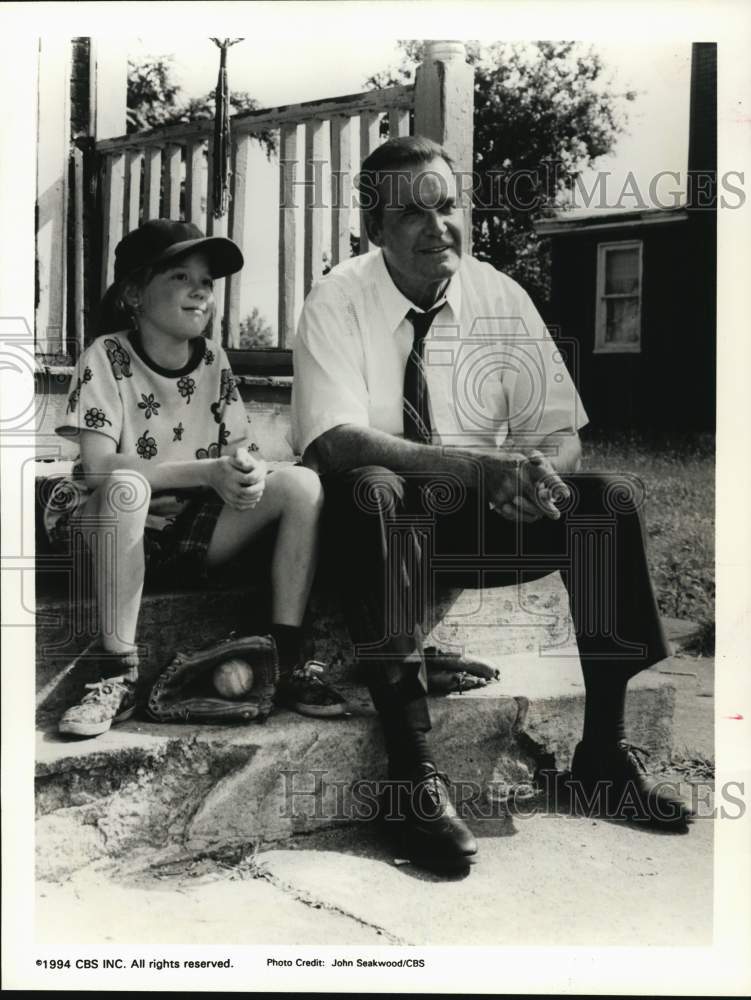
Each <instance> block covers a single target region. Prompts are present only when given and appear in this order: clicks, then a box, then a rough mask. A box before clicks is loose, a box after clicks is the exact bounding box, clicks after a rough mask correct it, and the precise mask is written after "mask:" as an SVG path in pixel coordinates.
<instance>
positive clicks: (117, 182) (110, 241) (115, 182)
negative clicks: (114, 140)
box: [102, 153, 125, 292]
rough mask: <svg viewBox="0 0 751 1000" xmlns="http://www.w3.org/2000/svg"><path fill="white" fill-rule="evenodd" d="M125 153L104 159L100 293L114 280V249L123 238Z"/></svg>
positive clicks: (111, 155)
mask: <svg viewBox="0 0 751 1000" xmlns="http://www.w3.org/2000/svg"><path fill="white" fill-rule="evenodd" d="M124 194H125V153H110V154H109V155H108V156H105V158H104V199H103V201H104V233H103V239H102V292H104V291H105V289H106V288H107V287H108V286H109V285H111V284H112V282H113V281H114V279H115V247H116V246H117V244H118V243H119V242H120V240H121V239H122V238H123V196H124Z"/></svg>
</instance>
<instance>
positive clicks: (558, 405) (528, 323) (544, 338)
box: [503, 286, 588, 447]
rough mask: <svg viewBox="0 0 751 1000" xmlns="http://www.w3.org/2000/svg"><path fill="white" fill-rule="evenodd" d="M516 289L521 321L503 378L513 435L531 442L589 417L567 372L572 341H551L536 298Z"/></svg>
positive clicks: (575, 426)
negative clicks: (536, 306) (536, 303)
mask: <svg viewBox="0 0 751 1000" xmlns="http://www.w3.org/2000/svg"><path fill="white" fill-rule="evenodd" d="M517 289H518V294H519V299H518V316H519V320H520V322H519V325H518V328H517V333H518V335H517V336H515V337H514V338H513V341H512V342H511V344H510V345H509V356H510V362H511V363H510V364H509V365H508V368H507V370H506V373H505V375H504V380H503V381H504V391H505V393H506V400H507V406H508V425H509V432H510V434H511V437H512V438H513V439H514V441H515V442H516V443H517V444H520V445H521V444H524V445H527V446H530V447H532V446H535V445H537V444H539V443H540V442H541V441H542V440H543V439H544V438H545V437H547V436H548V435H549V434H553V433H555V432H557V431H566V430H576V431H578V430H579V428H581V427H583V426H584V425H585V424H586V423H587V422H588V418H587V414H586V412H585V410H584V406H583V405H582V401H581V399H580V398H579V393H578V392H577V390H576V386H575V385H574V382H573V379H572V378H571V375H570V373H569V368H568V365H572V364H575V363H576V357H575V356H574V355H573V352H572V351H571V350H569V348H571V346H572V345H569V344H566V343H560V344H559V343H556V341H555V340H553V338H552V337H551V335H550V333H549V332H548V330H547V327H546V326H545V324H544V322H543V320H542V317H541V316H540V314H539V313H538V311H537V309H536V308H535V306H534V304H533V303H532V300H531V299H530V298H529V296H528V295H527V293H526V292H524V291H523V290H522V289H521V288H519V287H518V286H517Z"/></svg>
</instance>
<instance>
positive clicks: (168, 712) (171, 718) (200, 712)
mask: <svg viewBox="0 0 751 1000" xmlns="http://www.w3.org/2000/svg"><path fill="white" fill-rule="evenodd" d="M230 658H238V659H241V660H246V661H247V662H248V663H249V664H250V665H251V667H252V668H253V687H252V689H251V690H250V691H249V692H248V694H247V695H245V696H244V697H243V698H242V699H241V700H237V699H234V700H232V701H230V700H229V699H226V698H222V697H220V696H219V695H218V694H217V692H216V690H215V689H214V685H213V682H212V677H211V674H212V671H213V670H214V667H216V666H218V665H219V664H220V663H223V662H224V661H225V660H228V659H230ZM278 679H279V661H278V659H277V654H276V645H275V644H274V640H273V639H272V638H271V636H270V635H251V636H245V637H243V638H237V637H235V635H234V634H233V635H230V636H229V637H228V638H227V639H224V640H223V641H221V642H218V643H215V644H214V645H213V646H207V647H206V648H205V649H200V650H196V651H195V652H191V653H185V652H180V653H176V654H175V658H174V659H173V660H172V662H171V663H170V664H169V665H168V666H167V667H166V668H165V670H164V671H163V672H162V674H161V675H160V676H159V677H158V678H157V681H156V683H155V684H154V686H153V688H152V689H151V693H150V695H149V700H148V705H147V711H148V713H149V715H150V716H151V718H152V719H156V720H157V721H158V722H247V721H249V720H250V719H259V720H260V721H263V720H264V719H265V718H266V716H267V715H268V714H269V713H270V712H271V709H272V708H273V705H274V693H275V691H276V683H277V681H278Z"/></svg>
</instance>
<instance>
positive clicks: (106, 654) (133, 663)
mask: <svg viewBox="0 0 751 1000" xmlns="http://www.w3.org/2000/svg"><path fill="white" fill-rule="evenodd" d="M92 657H93V662H94V663H95V665H96V672H97V673H98V675H99V677H100V678H101V679H108V678H110V677H122V676H123V675H124V676H126V677H128V678H129V679H131V680H135V679H136V678H137V677H138V666H139V660H138V650H136V649H133V650H128V652H125V653H113V652H110V651H109V650H105V649H103V648H102V647H101V645H98V646H96V647H95V648H94V649H93V650H92Z"/></svg>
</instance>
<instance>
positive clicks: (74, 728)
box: [57, 705, 136, 736]
mask: <svg viewBox="0 0 751 1000" xmlns="http://www.w3.org/2000/svg"><path fill="white" fill-rule="evenodd" d="M135 710H136V706H135V705H134V706H133V707H132V708H126V710H125V711H124V712H121V713H120V714H119V715H116V716H115V717H114V719H109V720H108V721H106V722H61V723H60V724H59V726H58V727H57V729H58V732H60V733H65V735H66V736H101V735H102V733H106V732H107V731H108V730H109V729H110V727H111V726H113V725H114V724H115V723H117V722H125V720H126V719H129V718H130V717H131V716H132V715H133V713H134V712H135Z"/></svg>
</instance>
